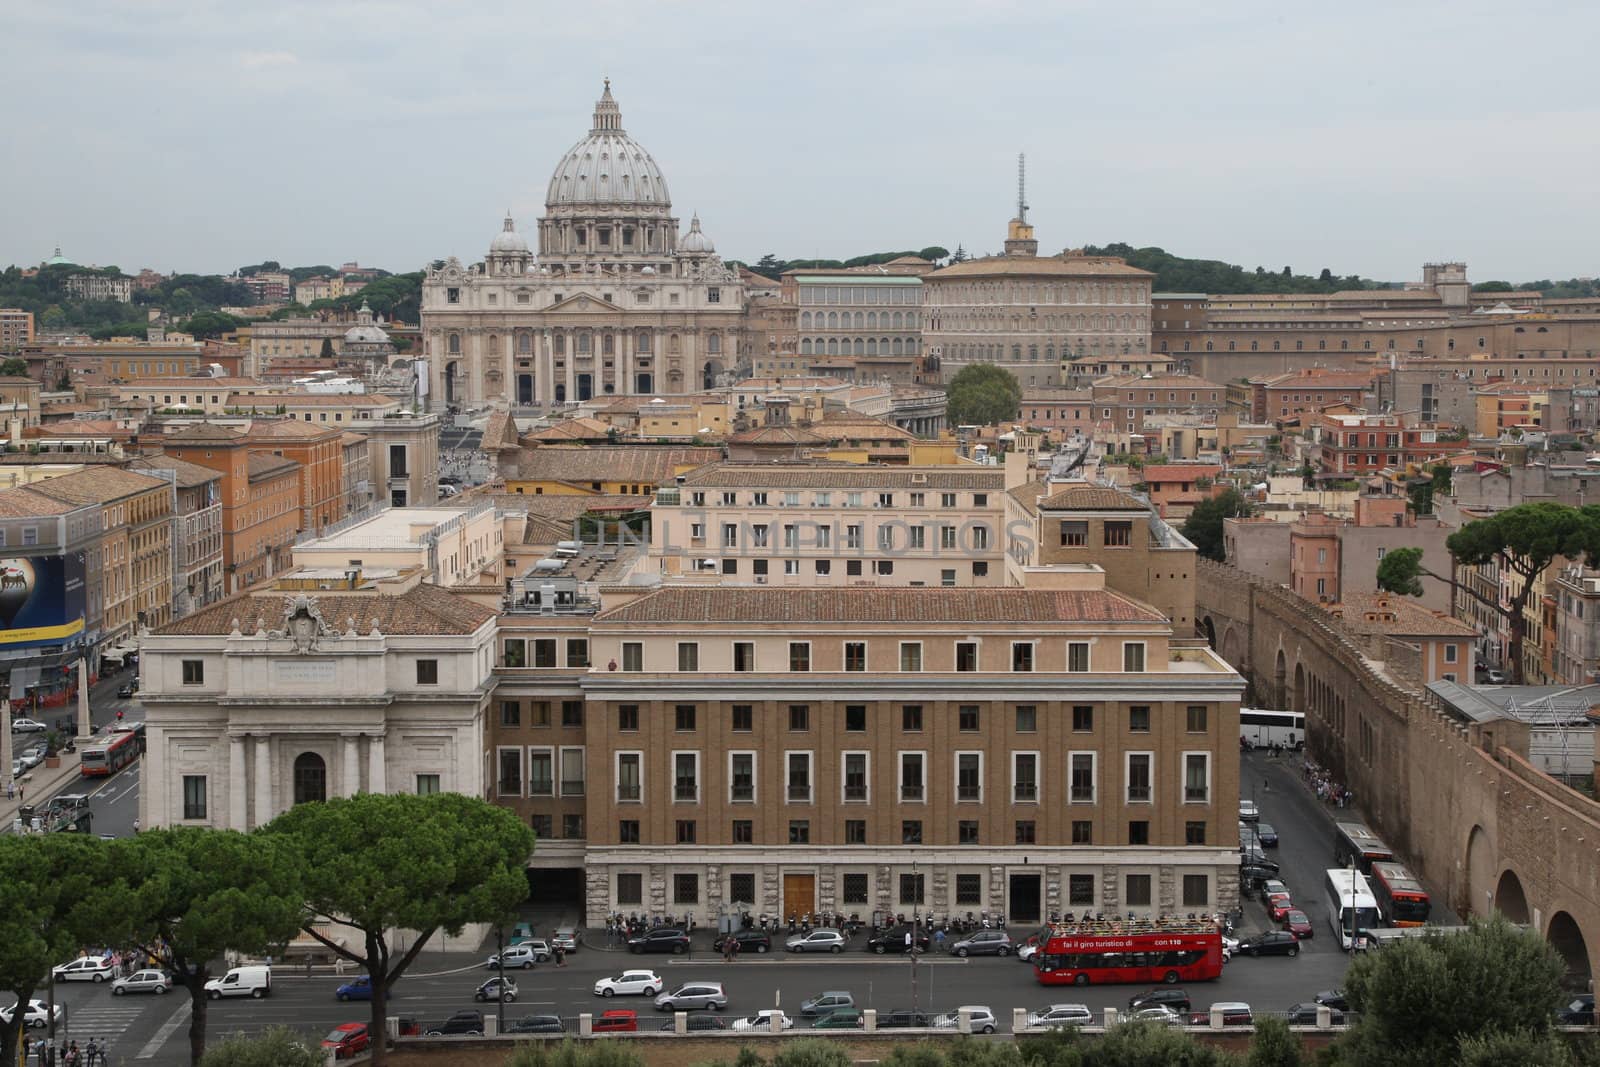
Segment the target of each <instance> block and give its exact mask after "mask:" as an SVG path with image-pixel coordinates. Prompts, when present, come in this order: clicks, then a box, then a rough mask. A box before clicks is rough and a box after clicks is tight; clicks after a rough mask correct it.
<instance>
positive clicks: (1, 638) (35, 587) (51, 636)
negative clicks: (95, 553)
mask: <svg viewBox="0 0 1600 1067" xmlns="http://www.w3.org/2000/svg"><path fill="white" fill-rule="evenodd" d="M83 572H84V565H83V553H82V552H73V553H70V554H69V555H65V556H36V557H32V558H26V557H22V556H9V557H5V558H0V648H27V647H30V646H35V645H54V644H60V643H61V642H63V641H66V640H68V639H69V638H72V637H76V636H78V635H79V634H81V633H83V618H84V574H83Z"/></svg>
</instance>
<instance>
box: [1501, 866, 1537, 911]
mask: <svg viewBox="0 0 1600 1067" xmlns="http://www.w3.org/2000/svg"><path fill="white" fill-rule="evenodd" d="M1494 908H1495V910H1496V911H1498V912H1499V913H1500V914H1501V915H1504V916H1505V917H1506V918H1507V919H1510V920H1511V921H1512V922H1514V923H1523V924H1526V923H1528V922H1530V921H1532V915H1533V911H1532V909H1530V908H1529V907H1528V895H1527V894H1526V893H1524V892H1523V891H1522V879H1521V878H1518V877H1517V872H1516V871H1513V870H1509V869H1508V870H1506V871H1505V872H1503V873H1502V874H1501V875H1500V882H1499V884H1498V885H1496V886H1495V890H1494Z"/></svg>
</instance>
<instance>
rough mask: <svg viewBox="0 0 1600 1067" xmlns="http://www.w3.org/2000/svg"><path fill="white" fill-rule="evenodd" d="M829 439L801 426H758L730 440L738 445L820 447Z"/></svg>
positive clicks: (729, 439) (729, 441)
mask: <svg viewBox="0 0 1600 1067" xmlns="http://www.w3.org/2000/svg"><path fill="white" fill-rule="evenodd" d="M826 440H827V438H825V437H822V436H821V435H819V434H814V433H812V432H811V431H810V430H807V429H804V428H803V427H800V426H757V427H756V428H755V429H753V430H744V431H741V432H739V433H736V434H734V435H733V436H732V437H729V438H728V443H729V444H737V445H796V446H799V445H820V444H822V443H823V442H824V441H826Z"/></svg>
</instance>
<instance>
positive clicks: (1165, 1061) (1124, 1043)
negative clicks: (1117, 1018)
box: [1083, 1022, 1235, 1067]
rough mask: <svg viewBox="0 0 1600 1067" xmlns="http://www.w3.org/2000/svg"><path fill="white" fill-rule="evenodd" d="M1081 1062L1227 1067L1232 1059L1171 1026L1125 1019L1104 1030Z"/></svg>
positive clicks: (1114, 1066) (1093, 1066) (1090, 1066)
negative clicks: (1124, 1021) (1126, 1021)
mask: <svg viewBox="0 0 1600 1067" xmlns="http://www.w3.org/2000/svg"><path fill="white" fill-rule="evenodd" d="M1083 1062H1084V1064H1085V1067H1226V1065H1229V1064H1232V1063H1234V1062H1235V1060H1234V1058H1233V1057H1232V1056H1231V1055H1230V1054H1228V1053H1227V1052H1224V1051H1222V1050H1221V1049H1218V1048H1216V1047H1215V1046H1212V1045H1203V1044H1201V1043H1200V1042H1198V1041H1196V1040H1195V1039H1194V1038H1193V1037H1192V1036H1191V1035H1189V1034H1186V1033H1184V1032H1183V1031H1181V1030H1176V1029H1174V1028H1172V1027H1170V1026H1165V1025H1160V1024H1157V1023H1153V1022H1128V1023H1121V1024H1119V1025H1117V1026H1114V1027H1112V1028H1111V1029H1110V1030H1108V1031H1106V1034H1105V1036H1104V1037H1102V1038H1101V1039H1100V1040H1099V1041H1097V1042H1095V1043H1094V1045H1093V1046H1092V1047H1090V1048H1089V1049H1088V1050H1087V1052H1086V1054H1085V1056H1084V1058H1083Z"/></svg>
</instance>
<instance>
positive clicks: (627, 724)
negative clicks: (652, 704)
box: [617, 704, 639, 733]
mask: <svg viewBox="0 0 1600 1067" xmlns="http://www.w3.org/2000/svg"><path fill="white" fill-rule="evenodd" d="M617 729H618V730H620V731H623V732H624V733H633V732H636V731H637V730H638V729H639V705H637V704H618V705H617Z"/></svg>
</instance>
